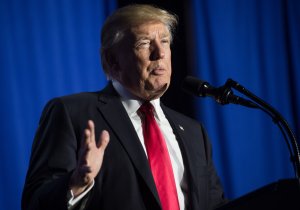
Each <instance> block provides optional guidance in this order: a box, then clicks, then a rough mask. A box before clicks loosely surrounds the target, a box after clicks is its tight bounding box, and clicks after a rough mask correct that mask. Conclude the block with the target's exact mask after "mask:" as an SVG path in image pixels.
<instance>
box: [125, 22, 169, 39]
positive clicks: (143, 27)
mask: <svg viewBox="0 0 300 210" xmlns="http://www.w3.org/2000/svg"><path fill="white" fill-rule="evenodd" d="M129 33H130V35H131V36H132V37H133V38H140V37H152V36H159V37H165V36H170V31H169V28H168V27H167V26H166V25H165V24H164V23H162V22H148V23H143V24H140V25H137V26H133V27H131V28H130V30H129Z"/></svg>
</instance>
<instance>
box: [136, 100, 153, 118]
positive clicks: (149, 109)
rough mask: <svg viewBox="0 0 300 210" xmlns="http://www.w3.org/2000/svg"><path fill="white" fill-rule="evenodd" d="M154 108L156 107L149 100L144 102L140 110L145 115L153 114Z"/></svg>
mask: <svg viewBox="0 0 300 210" xmlns="http://www.w3.org/2000/svg"><path fill="white" fill-rule="evenodd" d="M153 110H154V107H153V105H152V104H151V103H150V102H149V101H147V102H144V103H143V104H142V105H141V106H140V108H139V111H140V112H141V113H142V114H143V115H149V114H153Z"/></svg>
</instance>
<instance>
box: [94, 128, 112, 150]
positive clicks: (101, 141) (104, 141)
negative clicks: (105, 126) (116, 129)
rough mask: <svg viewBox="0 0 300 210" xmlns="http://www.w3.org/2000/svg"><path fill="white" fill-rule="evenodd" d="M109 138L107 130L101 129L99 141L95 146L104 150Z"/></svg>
mask: <svg viewBox="0 0 300 210" xmlns="http://www.w3.org/2000/svg"><path fill="white" fill-rule="evenodd" d="M109 139H110V137H109V133H108V131H107V130H103V131H102V132H101V134H100V137H99V141H98V143H97V147H98V148H99V149H102V150H103V151H104V150H105V148H106V147H107V145H108V143H109Z"/></svg>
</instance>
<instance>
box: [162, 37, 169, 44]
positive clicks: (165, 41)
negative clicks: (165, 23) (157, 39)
mask: <svg viewBox="0 0 300 210" xmlns="http://www.w3.org/2000/svg"><path fill="white" fill-rule="evenodd" d="M161 43H163V44H170V40H169V39H168V38H165V39H162V40H161Z"/></svg>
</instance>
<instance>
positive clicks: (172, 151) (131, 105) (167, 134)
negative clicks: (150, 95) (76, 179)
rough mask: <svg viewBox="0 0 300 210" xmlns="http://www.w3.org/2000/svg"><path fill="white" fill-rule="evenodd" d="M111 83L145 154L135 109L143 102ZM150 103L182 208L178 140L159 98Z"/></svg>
mask: <svg viewBox="0 0 300 210" xmlns="http://www.w3.org/2000/svg"><path fill="white" fill-rule="evenodd" d="M112 84H113V86H114V88H115V89H116V91H117V92H118V93H119V95H120V96H121V102H122V104H123V106H124V108H125V110H126V112H127V114H128V116H129V118H130V120H131V122H132V124H133V126H134V128H135V130H136V132H137V135H138V137H139V139H140V143H141V145H142V146H143V148H144V151H145V154H146V156H147V152H146V147H145V143H144V136H143V130H142V121H141V118H140V116H139V115H138V114H137V111H138V109H139V108H140V106H141V105H142V103H143V102H142V101H141V100H139V99H138V98H137V97H136V96H134V95H132V94H131V93H130V92H129V91H127V90H126V89H125V88H124V87H123V86H122V85H121V84H120V83H119V82H118V81H112ZM151 104H152V105H153V107H154V110H155V112H154V117H155V120H156V122H157V124H158V126H159V127H160V129H161V132H162V134H163V136H164V139H165V141H166V145H167V148H168V152H169V155H170V159H171V164H172V168H173V173H174V179H175V185H176V189H177V195H178V201H179V207H180V209H181V210H184V209H185V206H186V205H185V204H186V202H187V181H186V178H185V176H184V165H183V160H182V156H181V151H180V148H179V145H178V142H177V140H176V137H175V135H174V133H173V129H172V127H171V125H170V123H169V121H168V120H167V118H166V116H165V115H164V113H163V111H162V109H161V106H160V99H155V100H152V101H151ZM91 188H92V187H90V188H89V189H87V190H86V191H85V192H83V193H82V194H81V195H80V196H79V197H80V198H79V197H77V198H76V199H74V198H71V199H70V200H69V203H68V206H69V208H68V209H69V210H70V209H72V207H74V206H75V205H76V203H77V202H78V201H79V200H81V198H83V197H84V195H85V194H87V192H88V191H89V190H90V189H91ZM83 194H84V195H83Z"/></svg>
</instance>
